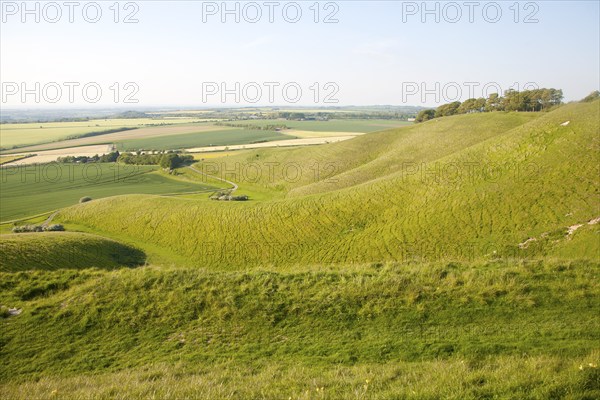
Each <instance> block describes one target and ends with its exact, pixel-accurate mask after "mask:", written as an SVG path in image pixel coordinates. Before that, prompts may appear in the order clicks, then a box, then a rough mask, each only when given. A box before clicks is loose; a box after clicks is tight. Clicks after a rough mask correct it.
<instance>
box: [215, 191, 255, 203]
mask: <svg viewBox="0 0 600 400" xmlns="http://www.w3.org/2000/svg"><path fill="white" fill-rule="evenodd" d="M210 199H211V200H218V201H247V200H248V199H249V197H248V196H247V195H245V194H242V195H238V196H233V195H232V194H231V193H230V192H229V191H222V192H217V193H215V194H213V195H212V196H210Z"/></svg>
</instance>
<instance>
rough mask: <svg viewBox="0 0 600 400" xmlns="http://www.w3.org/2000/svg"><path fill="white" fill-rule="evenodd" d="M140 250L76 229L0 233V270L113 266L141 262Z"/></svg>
mask: <svg viewBox="0 0 600 400" xmlns="http://www.w3.org/2000/svg"><path fill="white" fill-rule="evenodd" d="M144 261H145V255H144V253H142V252H141V251H140V250H137V249H135V248H133V247H130V246H126V245H123V244H121V243H118V242H115V241H113V240H108V239H105V238H101V237H99V236H95V235H88V234H85V233H76V232H52V233H50V232H48V233H19V234H12V235H0V271H3V272H18V271H33V270H57V269H85V268H102V269H113V268H118V267H122V266H137V265H140V264H143V263H144Z"/></svg>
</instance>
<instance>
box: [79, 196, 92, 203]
mask: <svg viewBox="0 0 600 400" xmlns="http://www.w3.org/2000/svg"><path fill="white" fill-rule="evenodd" d="M88 201H92V198H91V197H89V196H83V197H82V198H80V199H79V202H80V203H87V202H88Z"/></svg>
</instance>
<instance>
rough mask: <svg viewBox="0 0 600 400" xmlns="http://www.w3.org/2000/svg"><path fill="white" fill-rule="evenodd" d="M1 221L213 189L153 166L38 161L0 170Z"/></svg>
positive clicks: (207, 185)
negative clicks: (108, 200)
mask: <svg viewBox="0 0 600 400" xmlns="http://www.w3.org/2000/svg"><path fill="white" fill-rule="evenodd" d="M0 181H1V184H0V186H1V190H0V201H1V202H2V207H1V209H0V221H7V220H13V219H18V218H25V217H29V216H33V215H37V214H41V213H44V212H48V211H52V210H55V209H58V208H62V207H66V206H69V205H73V204H76V203H77V202H78V201H79V199H80V198H82V197H84V196H89V197H92V198H93V199H100V198H102V197H109V196H116V195H121V194H130V193H146V194H168V193H185V192H199V191H207V190H208V191H210V190H214V189H215V187H214V186H211V185H209V184H200V183H196V182H193V181H191V180H187V181H186V180H182V179H174V178H173V177H171V176H169V175H167V174H164V173H161V172H159V171H158V167H155V166H139V165H124V164H114V163H105V164H96V163H94V164H56V163H53V164H40V165H32V166H23V167H21V166H16V167H4V168H2V169H0Z"/></svg>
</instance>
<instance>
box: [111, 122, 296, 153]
mask: <svg viewBox="0 0 600 400" xmlns="http://www.w3.org/2000/svg"><path fill="white" fill-rule="evenodd" d="M223 128H224V127H218V126H215V127H214V130H207V131H204V132H202V131H201V132H196V133H186V134H178V135H169V136H160V137H151V138H142V139H130V140H123V141H119V144H118V146H117V148H118V149H119V150H123V151H134V150H138V149H152V150H175V149H186V148H192V147H204V146H227V145H236V144H248V143H256V142H271V141H277V140H286V139H290V138H291V136H288V135H284V134H282V133H279V132H275V131H266V130H253V129H223Z"/></svg>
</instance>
